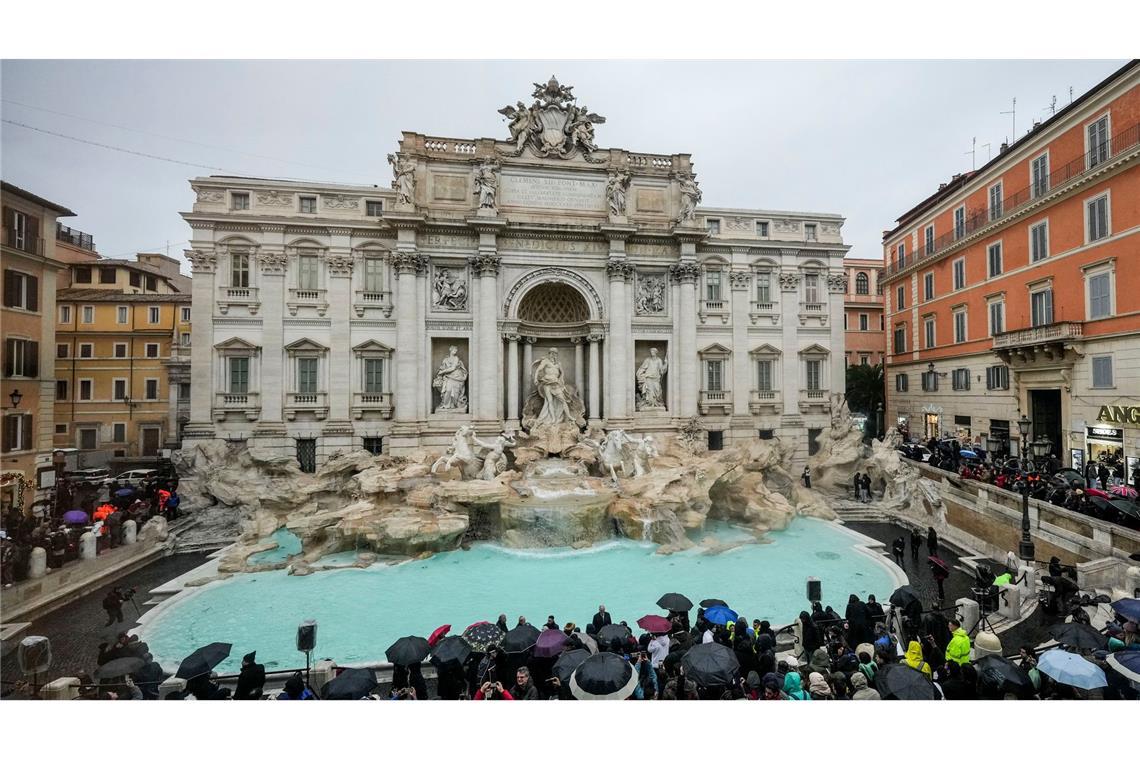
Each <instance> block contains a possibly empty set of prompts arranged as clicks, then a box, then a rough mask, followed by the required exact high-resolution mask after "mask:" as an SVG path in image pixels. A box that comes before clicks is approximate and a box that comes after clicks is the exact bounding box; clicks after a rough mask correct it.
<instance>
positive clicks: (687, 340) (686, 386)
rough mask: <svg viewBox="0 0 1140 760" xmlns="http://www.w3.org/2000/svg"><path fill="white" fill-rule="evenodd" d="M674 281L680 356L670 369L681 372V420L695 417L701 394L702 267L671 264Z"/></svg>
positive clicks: (671, 363) (670, 271)
mask: <svg viewBox="0 0 1140 760" xmlns="http://www.w3.org/2000/svg"><path fill="white" fill-rule="evenodd" d="M669 273H670V275H672V277H673V279H674V280H676V281H677V282H679V283H680V285H681V299H680V301H681V303H680V309H679V311H680V313H679V314H677V315H676V319H677V320H678V321H679V322H680V325H681V329H680V345H679V346H678V349H679V353H680V357H678V359H677V360H676V361H673V362H670V363H669V364H670V367H677V368H678V369H679V370H680V371H679V373H678V374H680V376H681V377H680V380H681V382H680V391H681V413H680V416H681V417H693V416H695V415H696V414H697V398H698V396H699V395H700V391H701V384H700V375H699V370H698V368H699V367H700V362H699V361H697V278H698V277H699V276H700V273H701V268H700V266H699V265H698V264H697V263H696V262H695V261H691V262H685V263H681V264H674V265H673V266H671V267H670V268H669Z"/></svg>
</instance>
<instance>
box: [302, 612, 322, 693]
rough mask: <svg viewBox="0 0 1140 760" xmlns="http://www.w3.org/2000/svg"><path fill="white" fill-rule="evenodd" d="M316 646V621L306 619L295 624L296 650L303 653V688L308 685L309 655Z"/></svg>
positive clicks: (308, 687)
mask: <svg viewBox="0 0 1140 760" xmlns="http://www.w3.org/2000/svg"><path fill="white" fill-rule="evenodd" d="M316 648H317V621H316V620H306V621H304V622H303V623H301V624H300V625H299V626H297V651H298V652H304V653H305V688H306V689H309V690H310V691H312V689H311V688H310V686H309V671H310V666H311V662H310V655H311V654H312V651H313V650H314V649H316Z"/></svg>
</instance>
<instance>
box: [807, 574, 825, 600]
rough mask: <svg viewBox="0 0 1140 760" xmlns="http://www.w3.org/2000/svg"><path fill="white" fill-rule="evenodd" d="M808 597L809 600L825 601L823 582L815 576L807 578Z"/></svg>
mask: <svg viewBox="0 0 1140 760" xmlns="http://www.w3.org/2000/svg"><path fill="white" fill-rule="evenodd" d="M807 598H808V601H809V602H822V601H823V583H822V582H821V581H820V580H819V578H816V577H814V576H812V577H809V578H808V579H807Z"/></svg>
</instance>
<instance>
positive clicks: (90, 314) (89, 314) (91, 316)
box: [82, 306, 95, 325]
mask: <svg viewBox="0 0 1140 760" xmlns="http://www.w3.org/2000/svg"><path fill="white" fill-rule="evenodd" d="M94 321H95V307H94V306H84V307H83V316H82V322H83V324H85V325H89V324H91V323H93V322H94Z"/></svg>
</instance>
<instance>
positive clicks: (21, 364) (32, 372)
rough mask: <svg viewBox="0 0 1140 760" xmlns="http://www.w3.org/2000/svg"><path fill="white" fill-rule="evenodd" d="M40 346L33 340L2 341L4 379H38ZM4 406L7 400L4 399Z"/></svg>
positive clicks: (9, 339)
mask: <svg viewBox="0 0 1140 760" xmlns="http://www.w3.org/2000/svg"><path fill="white" fill-rule="evenodd" d="M39 374H40V344H39V343H37V342H36V341H34V340H23V339H22V338H7V339H5V341H4V377H38V376H39ZM3 402H4V406H7V405H8V399H7V398H4V400H3Z"/></svg>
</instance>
